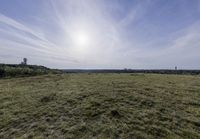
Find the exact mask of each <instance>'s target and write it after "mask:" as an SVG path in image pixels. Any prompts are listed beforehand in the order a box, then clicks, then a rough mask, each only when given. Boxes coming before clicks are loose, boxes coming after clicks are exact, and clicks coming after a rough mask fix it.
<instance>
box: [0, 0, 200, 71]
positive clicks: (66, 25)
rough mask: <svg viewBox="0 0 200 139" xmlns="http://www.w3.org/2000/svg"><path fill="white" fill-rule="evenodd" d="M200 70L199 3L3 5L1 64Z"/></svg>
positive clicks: (19, 1) (127, 0)
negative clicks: (23, 59)
mask: <svg viewBox="0 0 200 139" xmlns="http://www.w3.org/2000/svg"><path fill="white" fill-rule="evenodd" d="M23 57H26V58H28V60H29V63H30V64H37V65H44V66H47V67H51V68H77V69H79V68H96V69H97V68H104V69H105V68H149V69H156V68H158V69H161V68H167V69H168V68H174V67H175V66H178V68H182V69H200V63H199V61H200V0H168V1H166V0H142V1H141V0H1V1H0V63H20V61H21V59H22V58H23Z"/></svg>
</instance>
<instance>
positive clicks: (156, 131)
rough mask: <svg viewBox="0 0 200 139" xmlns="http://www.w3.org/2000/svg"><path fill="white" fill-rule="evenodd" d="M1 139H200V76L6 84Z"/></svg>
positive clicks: (2, 84)
mask: <svg viewBox="0 0 200 139" xmlns="http://www.w3.org/2000/svg"><path fill="white" fill-rule="evenodd" d="M0 138H8V139H11V138H75V139H79V138H85V139H92V138H97V139H98V138H99V139H106V138H113V139H118V138H123V139H126V138H128V139H129V138H130V139H132V138H133V139H136V138H138V139H143V138H144V139H151V138H158V139H160V138H166V139H182V138H185V139H199V138H200V76H189V75H187V76H184V75H158V74H60V75H42V76H36V77H24V78H12V79H1V80H0Z"/></svg>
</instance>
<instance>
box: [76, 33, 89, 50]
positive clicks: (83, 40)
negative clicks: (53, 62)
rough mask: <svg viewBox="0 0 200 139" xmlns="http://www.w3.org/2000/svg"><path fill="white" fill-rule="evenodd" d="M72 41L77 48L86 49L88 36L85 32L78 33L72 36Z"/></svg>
mask: <svg viewBox="0 0 200 139" xmlns="http://www.w3.org/2000/svg"><path fill="white" fill-rule="evenodd" d="M73 41H74V43H75V45H77V46H79V47H86V46H88V45H89V44H90V36H89V34H88V33H87V32H84V31H79V32H76V33H75V34H74V36H73Z"/></svg>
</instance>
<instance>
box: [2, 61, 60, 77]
mask: <svg viewBox="0 0 200 139" xmlns="http://www.w3.org/2000/svg"><path fill="white" fill-rule="evenodd" d="M60 72H61V71H59V70H54V69H49V68H47V67H44V66H37V65H21V64H19V65H18V64H0V78H3V77H23V76H34V75H43V74H49V73H53V74H55V73H60Z"/></svg>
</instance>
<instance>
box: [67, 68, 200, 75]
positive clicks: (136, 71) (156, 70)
mask: <svg viewBox="0 0 200 139" xmlns="http://www.w3.org/2000/svg"><path fill="white" fill-rule="evenodd" d="M64 72H66V73H156V74H190V75H198V74H200V70H169V69H155V70H154V69H138V70H137V69H122V70H120V69H95V70H92V69H91V70H90V69H89V70H84V69H65V70H64Z"/></svg>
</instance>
